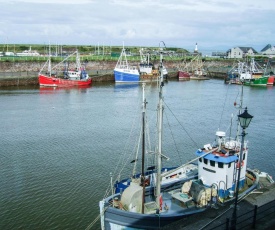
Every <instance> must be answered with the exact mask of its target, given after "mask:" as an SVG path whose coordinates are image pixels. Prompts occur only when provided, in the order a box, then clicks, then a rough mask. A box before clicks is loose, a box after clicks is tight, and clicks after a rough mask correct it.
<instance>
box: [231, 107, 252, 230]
mask: <svg viewBox="0 0 275 230" xmlns="http://www.w3.org/2000/svg"><path fill="white" fill-rule="evenodd" d="M252 118H253V116H251V115H250V114H249V113H248V112H247V108H245V110H244V112H243V113H242V114H239V115H238V120H239V123H240V126H241V127H242V129H243V130H242V134H241V136H242V142H241V151H240V157H239V171H238V178H237V182H236V195H235V203H234V210H233V213H232V219H231V229H234V230H235V229H236V223H237V205H238V195H239V183H240V176H241V165H242V164H241V163H242V160H243V146H244V137H245V135H246V133H245V129H246V128H247V127H248V126H249V123H250V121H251V120H252Z"/></svg>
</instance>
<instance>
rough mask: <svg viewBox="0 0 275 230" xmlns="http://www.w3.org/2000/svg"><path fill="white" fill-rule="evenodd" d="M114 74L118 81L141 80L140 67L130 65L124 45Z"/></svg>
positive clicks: (131, 81)
mask: <svg viewBox="0 0 275 230" xmlns="http://www.w3.org/2000/svg"><path fill="white" fill-rule="evenodd" d="M114 75H115V82H118V83H127V82H130V83H133V82H139V77H140V73H139V71H138V68H137V67H136V66H132V65H129V63H128V61H127V55H126V51H125V49H124V46H123V48H122V51H121V54H120V57H119V59H118V61H117V64H116V66H115V69H114Z"/></svg>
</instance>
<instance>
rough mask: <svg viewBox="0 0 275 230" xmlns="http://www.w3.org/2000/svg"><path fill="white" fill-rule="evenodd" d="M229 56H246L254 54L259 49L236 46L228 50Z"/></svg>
mask: <svg viewBox="0 0 275 230" xmlns="http://www.w3.org/2000/svg"><path fill="white" fill-rule="evenodd" d="M226 53H227V58H244V57H246V56H254V55H256V54H257V51H256V50H254V49H253V48H252V47H234V48H231V49H230V50H228V51H227V52H226Z"/></svg>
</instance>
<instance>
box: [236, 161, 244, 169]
mask: <svg viewBox="0 0 275 230" xmlns="http://www.w3.org/2000/svg"><path fill="white" fill-rule="evenodd" d="M243 166H244V162H243V161H242V163H241V167H243ZM238 168H240V161H238V162H237V169H238Z"/></svg>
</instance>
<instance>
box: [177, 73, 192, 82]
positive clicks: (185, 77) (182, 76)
mask: <svg viewBox="0 0 275 230" xmlns="http://www.w3.org/2000/svg"><path fill="white" fill-rule="evenodd" d="M178 78H179V80H186V81H187V80H190V74H189V73H188V72H185V71H179V72H178Z"/></svg>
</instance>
